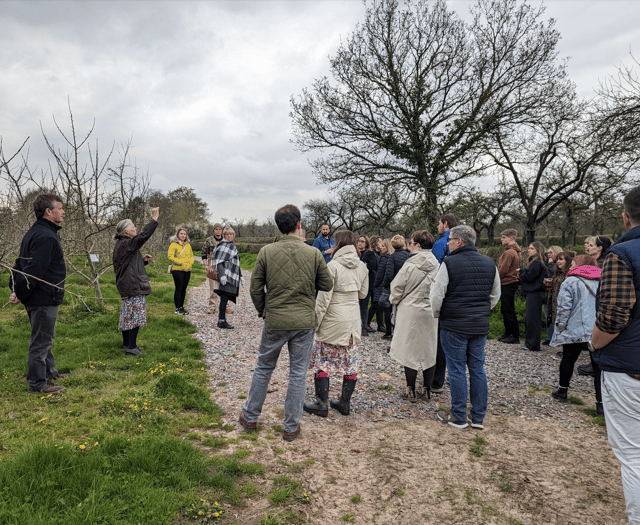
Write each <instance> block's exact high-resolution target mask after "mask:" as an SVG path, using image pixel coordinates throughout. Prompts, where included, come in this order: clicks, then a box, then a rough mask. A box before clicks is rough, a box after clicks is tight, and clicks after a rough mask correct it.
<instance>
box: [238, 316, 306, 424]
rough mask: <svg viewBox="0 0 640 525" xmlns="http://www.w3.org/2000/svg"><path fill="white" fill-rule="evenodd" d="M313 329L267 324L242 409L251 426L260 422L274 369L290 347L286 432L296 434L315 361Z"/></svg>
mask: <svg viewBox="0 0 640 525" xmlns="http://www.w3.org/2000/svg"><path fill="white" fill-rule="evenodd" d="M313 332H314V330H313V329H309V330H267V325H266V322H265V325H264V328H263V329H262V340H261V341H260V349H259V350H258V363H257V364H256V367H255V369H254V371H253V377H252V379H251V388H250V389H249V397H248V398H247V401H246V402H245V404H244V406H243V407H242V412H243V414H244V418H245V419H246V420H247V421H248V422H249V423H254V422H257V421H258V417H259V416H260V413H261V412H262V405H263V404H264V400H265V398H266V397H267V388H268V386H269V381H270V380H271V374H272V373H273V369H274V368H275V367H276V364H277V363H278V358H279V357H280V351H281V350H282V347H283V346H284V345H285V344H287V346H288V349H289V387H288V388H287V397H286V399H285V402H284V430H285V431H286V432H294V431H295V430H296V429H297V428H298V423H299V422H300V418H301V417H302V406H303V404H304V396H305V392H306V382H307V369H308V368H309V361H310V359H311V347H312V345H313Z"/></svg>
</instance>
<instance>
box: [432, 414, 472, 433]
mask: <svg viewBox="0 0 640 525" xmlns="http://www.w3.org/2000/svg"><path fill="white" fill-rule="evenodd" d="M436 417H437V418H438V421H442V422H443V423H446V424H447V425H451V426H452V427H455V428H459V429H460V430H463V429H465V428H467V427H468V426H469V424H468V423H467V422H466V421H458V420H457V419H456V418H455V417H453V414H452V413H451V411H450V410H449V411H447V412H442V411H441V412H438V414H437V416H436Z"/></svg>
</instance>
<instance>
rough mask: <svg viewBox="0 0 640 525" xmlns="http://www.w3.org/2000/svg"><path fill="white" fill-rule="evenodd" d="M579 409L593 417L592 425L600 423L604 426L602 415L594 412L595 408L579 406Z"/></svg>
mask: <svg viewBox="0 0 640 525" xmlns="http://www.w3.org/2000/svg"><path fill="white" fill-rule="evenodd" d="M580 410H582V411H583V412H584V413H585V414H587V415H588V416H591V417H592V418H593V421H592V423H593V424H594V425H600V426H601V427H606V426H607V423H606V421H605V419H604V416H599V415H598V414H597V413H596V409H595V408H581V409H580Z"/></svg>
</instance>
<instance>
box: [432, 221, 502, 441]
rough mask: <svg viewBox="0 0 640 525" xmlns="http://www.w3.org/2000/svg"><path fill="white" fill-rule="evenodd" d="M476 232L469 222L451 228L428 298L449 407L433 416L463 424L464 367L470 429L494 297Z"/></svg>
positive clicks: (482, 392)
mask: <svg viewBox="0 0 640 525" xmlns="http://www.w3.org/2000/svg"><path fill="white" fill-rule="evenodd" d="M475 242H476V232H475V231H474V229H473V228H471V227H469V226H456V227H455V228H451V232H450V234H449V240H448V244H449V251H450V255H449V256H448V257H446V258H445V259H444V261H443V263H442V264H441V265H440V269H439V270H438V274H437V275H436V279H435V282H434V283H433V285H432V286H431V291H430V293H429V299H430V300H431V310H432V312H433V316H434V317H439V318H440V323H439V327H440V341H441V342H442V348H443V350H444V353H445V355H446V357H447V369H448V370H449V384H450V387H451V410H450V411H449V412H446V413H445V412H439V413H438V419H439V420H440V421H442V422H444V423H448V424H449V425H452V426H454V427H455V428H460V429H462V428H467V426H468V423H467V366H468V367H469V384H470V390H471V392H470V394H471V418H470V419H469V420H468V421H469V422H470V423H471V426H472V427H473V428H477V429H483V428H484V426H483V423H482V422H483V420H484V416H485V413H486V411H487V396H488V394H487V376H486V375H485V371H484V345H485V342H486V339H487V334H488V333H489V315H490V313H491V309H492V308H493V307H494V306H495V305H496V304H498V301H499V300H500V275H499V274H498V269H497V268H496V265H495V263H494V262H493V260H492V259H491V258H490V257H487V256H486V255H481V254H479V253H478V250H477V249H476V247H475Z"/></svg>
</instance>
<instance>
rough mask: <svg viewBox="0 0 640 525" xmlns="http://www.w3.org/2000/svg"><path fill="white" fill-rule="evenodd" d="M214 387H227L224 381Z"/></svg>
mask: <svg viewBox="0 0 640 525" xmlns="http://www.w3.org/2000/svg"><path fill="white" fill-rule="evenodd" d="M216 386H219V387H223V386H227V383H225V382H224V381H219V382H218V384H217V385H216Z"/></svg>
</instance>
